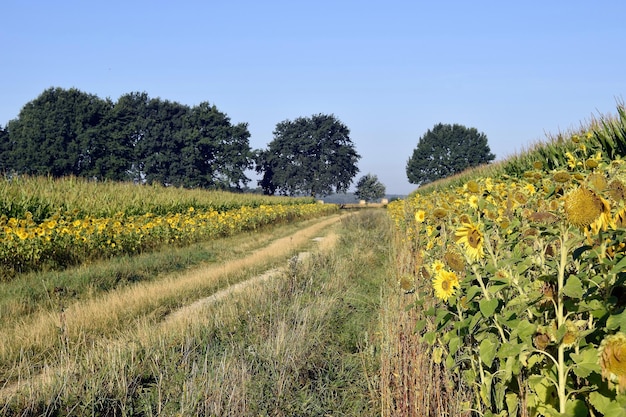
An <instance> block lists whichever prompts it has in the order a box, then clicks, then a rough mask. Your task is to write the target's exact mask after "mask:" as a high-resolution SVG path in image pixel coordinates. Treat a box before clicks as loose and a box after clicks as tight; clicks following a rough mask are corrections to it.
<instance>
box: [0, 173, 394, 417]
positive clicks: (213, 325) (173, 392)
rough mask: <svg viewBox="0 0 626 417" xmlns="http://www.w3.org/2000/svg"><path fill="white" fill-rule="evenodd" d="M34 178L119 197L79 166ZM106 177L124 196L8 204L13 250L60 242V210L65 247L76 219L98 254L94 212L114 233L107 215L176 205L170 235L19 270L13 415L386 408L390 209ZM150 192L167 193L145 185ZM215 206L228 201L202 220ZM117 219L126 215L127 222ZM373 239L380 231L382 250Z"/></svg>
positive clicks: (6, 373)
mask: <svg viewBox="0 0 626 417" xmlns="http://www.w3.org/2000/svg"><path fill="white" fill-rule="evenodd" d="M11 181H15V180H11ZM19 181H25V182H26V183H27V184H29V185H33V184H36V185H37V186H38V187H40V188H39V189H40V190H42V189H45V188H49V187H51V186H52V187H61V188H63V187H67V186H73V187H78V188H83V187H84V188H85V189H90V190H89V192H84V191H81V192H77V194H83V195H90V194H91V193H92V192H97V193H98V195H99V196H100V198H106V197H104V196H103V195H102V194H103V192H104V188H103V189H102V190H101V189H99V188H98V186H97V185H94V184H92V183H88V182H80V181H77V180H76V179H68V180H50V179H35V178H33V179H23V180H19ZM23 184H24V183H22V184H21V185H23ZM42 184H43V185H42ZM14 185H15V183H14V182H12V183H10V184H5V187H6V188H5V190H6V189H9V188H10V187H12V186H14ZM91 187H93V188H91ZM105 187H113V188H112V189H111V190H108V191H107V192H111V194H110V195H109V197H108V198H109V199H113V198H114V197H115V202H114V203H113V204H114V205H116V207H115V209H108V210H107V209H105V208H104V207H103V204H104V203H102V204H94V205H93V206H88V203H86V202H85V204H82V203H81V202H80V199H79V198H76V200H75V201H76V203H71V201H72V199H71V198H68V199H59V201H62V204H64V205H63V206H62V205H61V204H57V203H50V204H49V206H50V209H49V213H48V214H47V215H48V216H50V217H45V215H38V216H35V215H34V214H32V213H33V211H34V210H35V206H32V205H31V206H28V209H21V211H22V215H21V217H20V218H16V217H8V216H6V217H7V218H6V219H5V220H4V221H5V226H4V232H5V234H4V236H3V238H4V240H3V242H4V244H5V245H4V247H5V249H6V247H8V246H9V245H10V244H16V243H17V244H22V245H25V244H26V243H31V241H32V242H36V243H31V245H32V246H34V245H45V244H46V243H45V236H46V235H43V236H39V234H38V233H37V232H36V230H37V228H41V227H45V228H48V226H47V224H48V222H50V221H51V219H52V220H56V223H55V227H50V228H48V229H49V230H53V231H54V232H55V233H56V235H53V237H52V239H57V240H56V245H57V246H58V245H59V242H60V240H59V239H60V238H59V235H63V232H59V230H62V228H63V227H66V228H68V229H69V228H70V227H72V226H75V229H72V230H73V232H72V233H66V234H65V235H71V239H67V240H64V241H63V242H64V244H65V245H67V248H66V249H65V250H66V251H67V252H73V253H75V252H80V253H84V251H82V250H81V249H80V248H81V247H82V246H81V245H83V244H84V241H83V240H82V239H76V236H75V233H76V232H75V231H77V230H78V231H82V230H85V228H84V227H82V226H83V224H84V222H85V220H84V219H85V218H89V219H92V220H90V221H89V225H94V227H93V228H92V229H90V230H88V231H86V232H83V233H84V234H83V237H85V238H86V239H87V240H90V239H92V240H98V239H102V237H99V236H98V232H99V231H98V227H97V225H99V224H100V223H99V222H104V223H106V224H108V225H112V227H113V230H114V231H117V233H119V234H120V235H124V234H129V233H131V234H132V233H134V234H136V233H137V231H136V230H137V229H141V227H140V226H138V224H140V220H138V219H142V218H143V217H145V216H146V213H152V214H151V215H150V216H149V218H150V219H151V220H150V221H152V222H155V221H156V220H155V219H163V220H162V227H165V226H164V225H165V224H167V226H168V227H170V230H169V231H168V233H169V236H170V238H169V240H164V239H161V240H158V241H156V243H154V244H152V245H150V246H144V247H142V248H141V250H136V251H127V252H120V253H114V252H104V253H103V251H96V253H95V254H94V255H93V256H84V257H80V258H78V257H77V258H75V259H74V260H73V262H69V263H66V264H62V263H58V262H56V263H53V262H50V261H48V262H46V263H41V264H32V265H31V266H29V267H28V268H26V267H24V266H23V265H22V266H21V267H20V268H12V269H11V271H10V273H6V270H5V275H3V277H4V279H3V281H2V282H1V283H0V288H1V290H0V315H1V317H2V327H1V328H0V414H2V415H9V416H12V415H19V416H38V415H50V416H52V415H54V416H70V415H74V416H82V415H133V416H137V415H216V416H217V415H233V416H234V415H238V416H239V415H264V414H265V415H293V414H294V413H297V414H300V415H318V414H323V413H325V412H326V411H328V410H335V411H336V412H342V411H341V410H343V413H344V415H357V414H358V415H368V413H369V414H372V413H373V411H374V410H375V409H376V407H373V408H372V406H373V404H376V402H377V401H378V398H377V396H376V388H375V386H376V381H377V372H378V369H377V366H378V365H377V361H376V359H375V356H374V354H373V353H374V349H373V346H374V344H373V340H374V339H375V335H376V329H375V327H376V325H377V322H376V317H377V313H378V311H377V308H378V305H379V302H380V298H379V288H380V282H379V280H380V278H381V276H383V274H382V273H380V270H381V269H383V268H384V266H383V264H384V262H385V261H386V260H387V259H388V257H387V256H386V255H385V252H384V251H385V250H386V248H387V245H386V242H387V240H386V239H385V236H378V233H377V229H375V226H377V225H378V224H379V223H381V219H382V224H386V215H385V212H384V211H383V210H378V211H377V214H373V213H370V214H365V213H364V215H363V216H359V215H356V214H351V213H345V212H344V213H343V214H340V213H339V211H338V208H337V206H335V205H329V204H316V203H315V202H313V201H311V200H310V199H290V198H267V197H262V196H243V195H241V196H240V195H229V194H224V193H220V194H219V195H214V194H212V193H206V192H205V193H204V194H203V193H201V192H191V193H189V194H186V193H185V192H184V191H183V190H177V193H176V194H175V195H170V196H166V195H161V194H162V193H168V190H167V189H157V190H144V189H142V188H141V187H137V186H134V185H130V184H122V185H119V187H121V188H116V187H117V185H115V184H106V185H105ZM17 188H21V189H23V188H22V187H17ZM123 188H128V189H129V190H130V191H129V192H128V193H127V194H125V195H124V194H123V193H124V191H123ZM144 191H149V192H150V193H153V194H150V195H144V196H143V197H144V198H142V199H139V200H135V199H132V198H131V195H134V194H136V193H141V192H144ZM13 192H14V190H13ZM40 193H41V194H42V195H44V194H46V193H50V194H47V195H55V193H54V192H52V191H46V192H43V191H40ZM65 194H68V193H67V191H65ZM205 194H206V195H205ZM226 198H228V199H230V200H227V199H226ZM176 199H178V200H176ZM48 200H53V199H52V198H49V199H48ZM146 200H151V201H152V203H151V204H147V203H146ZM137 201H141V204H142V205H143V207H142V208H139V207H138V206H139V204H138V203H137ZM227 203H228V204H227ZM24 206H25V207H26V206H27V205H26V204H24ZM14 207H16V205H14ZM90 207H91V208H90ZM155 207H167V209H162V210H161V211H159V210H157V209H156V208H155ZM79 208H80V210H81V211H80V212H79ZM190 208H193V210H190ZM97 210H99V211H97ZM220 210H221V211H220ZM17 212H18V211H16V212H15V213H17ZM29 213H31V214H32V216H31V214H29ZM50 213H52V214H50ZM120 213H121V214H120ZM207 213H217V215H216V217H213V218H211V220H210V221H206V223H202V222H201V220H202V219H203V218H204V216H205V215H206V214H207ZM69 216H73V217H71V218H72V219H73V220H72V221H63V222H62V220H61V219H64V218H66V217H69ZM108 216H110V217H108ZM219 216H222V217H219ZM227 216H230V217H227ZM357 217H358V218H359V219H357ZM361 217H362V218H361ZM116 218H117V219H120V218H121V219H123V221H122V220H119V224H117V225H115V221H116V220H111V219H116ZM172 218H176V219H179V220H178V221H177V222H176V223H173V222H171V221H169V219H172ZM220 219H231V220H230V223H228V225H229V226H228V227H226V230H225V231H223V232H221V233H217V234H215V233H213V232H212V231H211V230H212V229H213V228H215V227H222V228H223V227H224V226H223V225H221V223H222V222H226V220H222V221H221V220H220ZM374 219H376V220H374ZM79 220H80V224H79ZM191 221H193V222H194V223H193V225H191V226H189V228H188V229H185V227H187V224H189V223H190V222H191ZM74 223H75V225H74ZM215 223H217V225H216V224H215ZM172 224H174V225H175V226H172ZM230 225H234V226H230ZM19 228H23V229H24V233H25V235H24V236H25V237H24V238H23V239H22V238H21V237H20V236H19V233H16V230H18V232H19ZM9 229H10V230H9ZM194 229H195V230H194ZM205 229H209V231H207V230H205ZM387 230H389V229H387ZM109 233H113V231H111V232H109ZM175 233H179V235H178V236H179V238H175V237H174V238H172V237H171V236H172V235H173V234H175ZM94 235H95V236H94ZM8 236H11V237H12V239H11V238H10V237H8ZM133 236H134V235H133ZM42 237H43V238H44V240H43V241H42V240H41V238H42ZM157 237H158V236H157ZM128 239H130V238H127V240H126V241H128ZM144 239H145V237H144ZM369 240H376V241H378V243H377V245H375V249H376V252H374V248H373V247H371V246H370V245H366V244H365V241H369ZM122 241H123V240H121V238H118V239H117V240H115V242H122ZM124 242H125V241H124ZM361 246H364V247H365V246H367V252H365V253H363V252H362V251H361V250H360V249H358V248H360V247H361ZM77 248H78V249H77ZM298 254H300V255H299V256H300V258H301V259H300V260H296V259H298V257H297V255H298ZM307 255H308V256H307ZM364 257H366V258H364ZM7 259H8V258H7ZM354 263H358V264H360V265H362V266H361V267H360V268H354V267H353V264H354ZM337 335H341V337H338V338H337V337H336V336H337Z"/></svg>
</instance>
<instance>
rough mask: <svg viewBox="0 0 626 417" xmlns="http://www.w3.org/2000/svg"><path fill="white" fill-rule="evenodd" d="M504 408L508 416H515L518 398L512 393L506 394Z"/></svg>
mask: <svg viewBox="0 0 626 417" xmlns="http://www.w3.org/2000/svg"><path fill="white" fill-rule="evenodd" d="M505 401H506V408H507V410H508V411H509V415H510V416H516V415H517V408H518V407H519V397H518V396H517V394H516V393H514V392H507V394H506V399H505Z"/></svg>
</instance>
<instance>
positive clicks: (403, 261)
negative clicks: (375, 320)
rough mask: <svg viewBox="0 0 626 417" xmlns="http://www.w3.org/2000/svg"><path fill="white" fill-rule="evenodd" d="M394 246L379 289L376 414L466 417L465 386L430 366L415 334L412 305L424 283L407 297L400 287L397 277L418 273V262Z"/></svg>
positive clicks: (436, 366)
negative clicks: (390, 266)
mask: <svg viewBox="0 0 626 417" xmlns="http://www.w3.org/2000/svg"><path fill="white" fill-rule="evenodd" d="M394 248H395V250H396V251H395V253H394V255H393V256H394V259H395V262H394V264H395V266H396V270H395V271H393V273H390V279H389V282H388V285H387V286H386V288H385V290H384V293H383V309H382V313H381V329H382V335H381V337H382V346H381V375H380V377H381V384H380V386H381V404H382V406H381V408H382V410H381V411H382V413H381V414H382V415H383V416H385V417H392V416H403V417H404V416H433V417H441V416H470V415H471V414H470V413H469V412H463V406H462V402H463V401H467V400H468V399H469V398H470V397H469V395H470V392H469V390H470V389H469V387H467V386H464V384H462V383H460V382H458V381H456V379H455V378H454V376H453V375H452V373H451V372H450V371H448V370H447V369H446V368H445V366H444V365H443V364H436V363H434V361H433V358H432V355H431V353H432V352H431V349H430V347H429V346H428V345H427V344H426V343H425V342H424V341H423V340H422V339H421V335H420V334H419V333H418V332H416V331H415V328H416V324H417V322H418V321H419V320H421V319H423V318H424V316H423V314H422V312H421V309H417V308H416V307H415V306H414V303H415V300H416V297H418V295H419V294H420V292H421V291H424V290H425V286H427V285H429V284H428V283H427V282H426V283H425V282H420V281H418V282H416V283H415V286H416V288H414V290H413V291H409V292H408V293H405V291H404V290H403V289H402V288H401V286H400V277H402V276H406V275H410V276H415V275H417V274H415V270H416V269H418V268H419V267H420V260H419V259H418V257H417V256H416V254H415V253H414V252H413V251H412V250H411V249H410V248H408V245H400V244H399V242H396V243H395V245H394ZM390 272H391V271H390ZM423 308H427V306H424V307H423Z"/></svg>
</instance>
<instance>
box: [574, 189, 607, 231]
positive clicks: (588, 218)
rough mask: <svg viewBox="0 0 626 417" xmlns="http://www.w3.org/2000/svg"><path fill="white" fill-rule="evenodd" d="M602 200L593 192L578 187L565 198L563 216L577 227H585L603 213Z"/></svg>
mask: <svg viewBox="0 0 626 417" xmlns="http://www.w3.org/2000/svg"><path fill="white" fill-rule="evenodd" d="M604 209H605V207H604V203H603V201H602V199H601V198H600V197H599V196H598V195H597V194H596V193H594V192H593V191H591V190H589V189H587V188H584V187H580V188H578V189H576V190H574V191H572V192H571V193H569V194H568V195H567V196H566V197H565V216H566V217H567V220H568V221H569V222H570V223H571V224H573V225H574V226H578V227H586V226H589V225H590V224H591V223H593V222H594V221H596V219H598V217H600V215H601V214H602V213H603V212H604Z"/></svg>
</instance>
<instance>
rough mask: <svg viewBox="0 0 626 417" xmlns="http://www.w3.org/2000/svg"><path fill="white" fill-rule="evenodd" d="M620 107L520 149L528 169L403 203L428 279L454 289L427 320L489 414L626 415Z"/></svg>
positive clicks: (435, 353) (427, 335)
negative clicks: (535, 145)
mask: <svg viewBox="0 0 626 417" xmlns="http://www.w3.org/2000/svg"><path fill="white" fill-rule="evenodd" d="M619 114H620V117H619V118H609V119H604V120H603V121H602V122H601V123H594V124H593V125H592V126H591V128H590V129H589V130H587V131H584V130H583V131H581V132H580V134H573V135H572V136H571V137H569V138H564V137H559V138H557V140H555V141H553V142H552V143H550V144H548V145H546V146H542V147H540V148H538V149H535V150H533V152H532V153H530V154H529V156H527V157H524V158H518V159H517V160H516V161H515V169H522V168H523V167H526V170H524V171H523V172H519V175H516V176H515V177H514V176H512V175H507V174H503V173H502V172H500V173H499V175H498V177H490V176H487V175H485V176H482V177H481V176H480V175H474V176H473V177H471V179H469V178H470V177H469V176H466V177H464V178H465V180H466V182H465V183H462V184H459V183H458V182H459V181H458V178H457V179H456V181H451V182H450V183H449V184H450V185H451V186H450V187H448V188H445V187H444V186H443V185H442V186H441V187H439V188H437V189H432V190H430V191H431V192H428V193H427V192H422V193H419V194H417V193H416V194H415V195H414V196H412V198H411V199H410V200H408V201H407V202H406V205H405V206H404V207H402V206H400V205H398V206H396V205H395V204H394V205H390V209H391V213H392V217H395V219H396V224H398V226H399V227H400V228H401V229H402V230H404V238H405V242H409V243H410V245H407V246H408V250H412V251H414V254H413V258H415V259H417V261H416V265H414V266H413V270H415V271H427V272H426V274H430V275H428V278H431V277H432V278H431V279H432V282H431V283H425V282H423V281H424V280H423V278H424V273H423V272H420V273H419V275H418V276H416V277H415V279H416V281H422V284H423V285H424V286H429V287H430V286H432V289H434V293H435V296H436V297H437V298H439V299H440V301H439V302H437V303H436V304H435V307H432V308H429V309H425V310H424V313H425V314H426V315H427V316H428V317H429V319H428V320H423V321H422V322H421V323H420V326H419V327H418V328H417V330H418V331H420V333H421V334H422V338H423V340H424V341H425V342H427V343H428V344H430V345H432V358H433V360H434V361H436V362H437V363H444V364H445V365H446V366H447V367H448V369H450V370H451V371H452V372H455V373H456V374H457V375H458V377H459V378H461V379H462V380H463V381H465V382H466V383H467V384H470V385H471V386H473V387H474V405H473V406H471V407H470V408H473V409H477V410H479V411H480V412H481V414H484V415H518V412H521V414H522V415H524V414H523V413H524V412H528V414H529V415H531V416H539V415H542V416H565V415H568V416H588V415H605V416H609V415H610V416H625V415H626V411H625V410H626V395H625V394H624V391H625V390H626V368H624V366H623V364H624V363H625V361H626V312H625V309H624V308H625V305H626V303H625V301H624V284H625V283H626V274H625V273H624V270H625V268H626V256H625V255H626V252H625V250H624V249H625V245H624V241H625V240H626V229H625V228H624V226H625V225H626V209H625V207H624V183H625V182H626V170H625V169H624V168H625V167H624V163H623V160H622V156H623V155H621V154H620V152H621V151H620V149H622V146H623V142H624V140H625V138H624V135H623V132H624V131H625V129H624V126H626V123H624V122H625V121H626V118H625V117H624V116H623V114H624V111H623V108H620V110H619ZM599 138H601V139H602V140H599ZM624 149H626V148H624ZM537 158H540V159H537ZM504 166H505V167H507V168H510V167H511V165H508V164H506V163H505V164H504ZM508 172H509V173H513V172H514V171H508ZM416 285H419V284H416ZM428 294H429V293H428V291H425V292H422V293H420V296H424V295H426V297H425V299H421V300H418V303H417V304H419V305H423V304H424V303H425V302H428V301H429V300H431V299H430V298H429V297H428V296H427V295H428ZM521 404H525V405H526V406H527V410H519V406H520V405H521Z"/></svg>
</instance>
